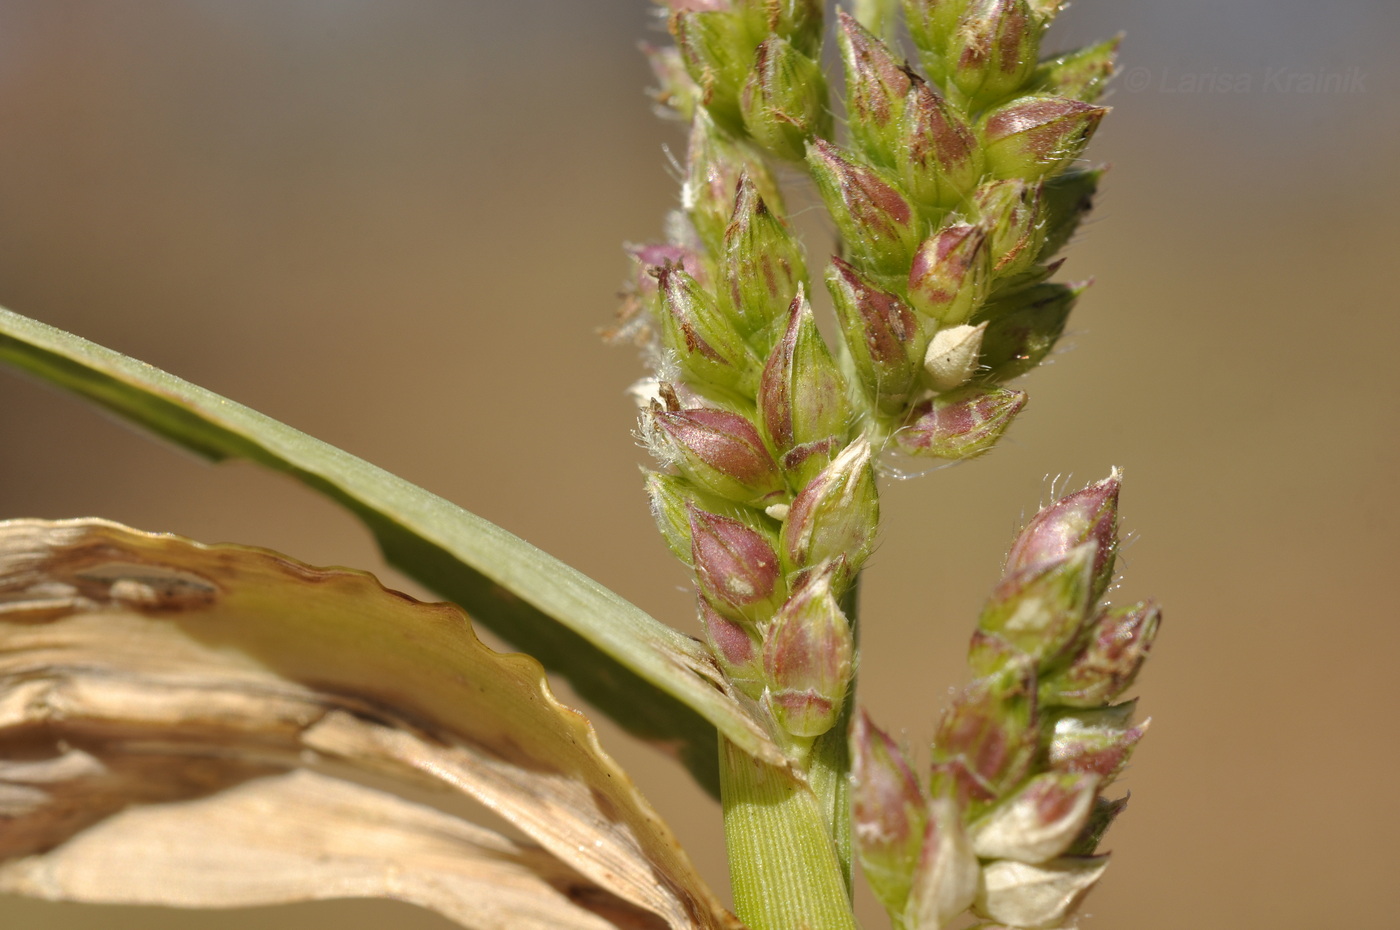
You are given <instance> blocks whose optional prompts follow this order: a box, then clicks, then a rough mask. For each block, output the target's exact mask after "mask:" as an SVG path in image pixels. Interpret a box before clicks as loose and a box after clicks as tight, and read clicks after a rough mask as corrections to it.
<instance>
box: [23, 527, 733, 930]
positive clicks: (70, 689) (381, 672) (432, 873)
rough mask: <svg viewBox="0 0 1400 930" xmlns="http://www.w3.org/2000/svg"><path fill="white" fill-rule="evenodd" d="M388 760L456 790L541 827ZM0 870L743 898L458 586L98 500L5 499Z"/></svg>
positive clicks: (621, 917) (499, 905) (121, 880)
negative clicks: (452, 591)
mask: <svg viewBox="0 0 1400 930" xmlns="http://www.w3.org/2000/svg"><path fill="white" fill-rule="evenodd" d="M356 779H370V780H374V781H375V785H376V787H369V786H367V785H364V784H358V783H356ZM383 785H387V786H388V787H389V788H391V789H394V790H396V791H397V790H403V791H405V792H411V791H415V790H416V791H421V790H423V789H425V788H427V789H437V790H439V791H441V792H443V793H444V795H445V794H446V793H448V792H451V793H454V794H457V795H461V796H467V797H470V798H472V799H474V800H475V801H477V802H479V803H480V804H482V805H484V806H485V807H486V808H488V809H489V810H490V811H492V812H494V813H495V814H496V815H499V816H500V817H501V818H503V819H504V820H505V821H507V822H509V823H510V824H511V825H513V826H514V827H515V828H517V829H518V830H519V831H521V832H522V833H523V834H525V835H526V836H527V837H529V839H530V841H532V843H533V844H537V846H535V845H527V844H522V843H518V842H513V841H511V840H508V839H506V838H504V837H502V836H500V835H499V834H496V833H494V832H491V831H488V830H485V829H483V828H481V827H477V826H474V825H471V824H468V823H467V822H466V821H464V820H462V819H460V818H459V817H456V816H454V815H451V814H448V813H445V812H443V811H438V810H434V809H432V808H429V807H425V806H423V805H421V804H417V803H413V802H409V801H405V800H403V799H400V798H396V797H394V796H393V795H391V794H388V793H386V791H385V790H384V788H383V787H381V786H383ZM200 863H206V864H207V865H206V866H201V865H200ZM259 863H263V864H264V865H265V866H266V868H259V866H258V864H259ZM410 873H411V874H410ZM211 875H217V876H220V878H218V879H211V878H210V876H211ZM0 890H9V891H19V892H23V893H27V894H36V895H41V896H45V897H51V898H62V899H71V900H88V901H99V900H100V901H125V902H128V903H137V902H144V903H171V904H181V905H184V906H194V905H208V906H231V905H247V904H255V903H272V902H277V901H293V900H308V899H313V898H325V897H339V896H351V897H353V896H366V895H373V896H386V897H394V898H401V899H404V900H408V901H413V902H415V903H418V904H421V905H423V906H425V907H430V908H432V909H434V910H437V911H439V912H441V913H443V914H445V915H446V916H448V917H450V918H453V919H455V920H458V921H459V922H462V923H463V924H464V925H466V926H469V927H481V928H495V927H502V928H504V927H507V926H509V927H528V926H533V925H538V926H541V927H544V926H559V927H609V926H613V927H649V926H656V927H671V928H712V927H714V928H721V927H727V928H733V927H737V926H739V924H738V922H737V921H736V920H735V919H734V918H733V917H732V916H730V915H729V914H728V913H727V912H726V911H725V910H724V908H723V907H721V906H720V905H719V903H718V902H717V900H716V899H715V897H714V895H713V894H712V893H711V892H710V890H709V889H708V888H707V887H706V886H705V884H704V883H703V882H702V881H701V880H700V878H699V877H698V876H697V875H696V874H695V871H694V869H693V867H692V866H691V864H690V862H689V860H688V859H687V857H686V856H685V854H684V852H683V851H682V850H681V849H680V848H679V846H678V845H677V844H676V841H675V839H674V837H673V836H672V835H671V833H670V831H669V830H668V828H667V827H666V826H665V825H664V824H663V823H662V822H661V821H660V819H659V818H658V816H657V815H656V813H655V812H654V811H653V810H652V808H651V807H650V806H649V805H648V803H647V802H646V801H645V799H643V798H642V797H641V795H640V794H639V793H638V791H637V790H636V788H635V786H634V785H633V784H632V783H631V781H630V779H629V778H628V777H627V775H626V774H625V773H624V772H623V771H622V770H621V769H620V768H618V766H617V765H616V763H614V762H613V761H612V760H611V759H610V758H609V757H608V756H607V755H606V754H605V753H604V752H603V751H602V749H601V748H600V747H599V745H598V742H597V738H596V735H595V733H594V731H593V728H592V726H591V725H590V724H589V722H588V721H587V719H586V718H584V717H583V716H582V715H580V714H578V713H577V712H576V711H573V710H571V709H569V708H567V707H565V706H563V705H561V704H560V703H558V701H556V700H555V698H554V697H553V695H552V694H551V693H550V691H549V688H548V685H547V683H546V681H545V678H544V673H543V670H542V669H541V668H540V666H539V664H538V663H536V662H535V661H534V660H533V659H531V658H529V657H527V656H521V655H501V654H498V653H495V652H492V651H491V650H489V649H487V648H486V647H485V646H483V645H482V644H481V643H480V642H479V641H478V640H477V639H476V637H475V635H474V634H473V632H472V630H471V626H470V624H469V622H468V621H467V619H466V617H465V615H464V614H463V613H462V612H461V610H460V609H458V608H457V607H455V606H453V605H448V604H423V603H420V602H417V601H415V600H413V599H411V598H409V597H407V596H405V595H402V594H398V593H396V592H392V591H389V590H387V589H385V588H383V587H382V586H381V585H380V584H379V583H378V582H377V581H376V580H375V579H374V578H373V577H371V576H370V575H367V574H364V573H360V572H353V571H348V570H344V569H317V568H311V567H309V566H306V565H303V564H301V563H298V562H295V561H293V560H291V559H288V558H286V557H284V556H280V555H278V554H276V553H272V552H267V551H264V550H258V549H249V548H244V547H238V546H202V545H199V544H197V543H193V542H190V541H188V540H184V539H181V538H178V537H174V536H166V535H154V534H146V533H140V532H137V531H135V530H131V529H128V528H125V527H122V526H119V525H117V524H113V523H107V522H103V521H96V520H85V521H64V522H42V521H12V522H6V523H0ZM526 901H530V902H533V903H532V904H529V905H525V904H524V903H523V902H526ZM522 908H525V909H524V910H522ZM532 920H533V921H535V922H536V923H535V924H532V923H530V921H532Z"/></svg>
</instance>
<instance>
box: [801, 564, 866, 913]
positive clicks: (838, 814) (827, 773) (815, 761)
mask: <svg viewBox="0 0 1400 930" xmlns="http://www.w3.org/2000/svg"><path fill="white" fill-rule="evenodd" d="M859 603H860V575H859V574H857V575H856V576H855V578H854V579H852V581H851V586H850V587H849V588H848V589H847V590H846V593H845V594H844V595H843V596H842V598H841V610H842V611H843V612H844V613H845V614H846V619H847V621H849V622H850V624H851V633H852V634H853V635H854V636H855V640H856V647H857V648H856V654H857V655H859V654H860V648H859V647H860V623H859V622H858V620H859ZM855 696H856V682H855V675H854V674H853V675H852V676H851V683H850V687H848V688H847V689H846V704H845V706H844V707H842V708H841V716H840V717H839V718H837V721H836V725H835V726H834V727H832V728H831V729H830V730H828V731H827V732H826V733H824V734H823V735H822V736H820V737H818V739H817V741H816V743H815V744H814V745H813V746H812V755H811V760H810V763H809V768H808V771H807V780H808V781H809V782H810V783H811V785H812V791H813V793H814V794H816V796H817V804H818V805H819V806H820V808H821V811H822V814H823V816H824V817H825V818H826V825H827V833H828V835H830V837H831V842H832V844H833V845H834V846H835V848H836V859H837V861H838V862H839V863H840V864H841V873H842V875H843V876H845V879H846V894H847V895H849V894H850V893H851V744H850V738H849V734H850V730H851V714H852V713H853V712H854V710H855V703H856V701H855Z"/></svg>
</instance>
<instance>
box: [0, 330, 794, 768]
mask: <svg viewBox="0 0 1400 930" xmlns="http://www.w3.org/2000/svg"><path fill="white" fill-rule="evenodd" d="M0 361H4V362H6V363H9V364H11V365H13V366H15V367H17V368H19V369H21V370H23V371H26V372H28V373H30V374H31V375H34V376H36V377H38V378H40V379H41V380H43V381H46V382H48V383H50V384H53V385H55V386H58V387H61V388H63V389H65V390H68V391H71V392H73V393H75V394H77V395H79V396H81V397H83V398H85V399H87V400H89V401H92V402H94V403H96V404H98V405H100V406H102V407H104V408H105V409H107V410H109V411H111V412H113V413H115V414H117V415H119V416H120V417H122V418H123V419H125V420H128V421H130V422H132V423H135V424H137V425H140V426H142V427H144V428H146V429H148V430H150V431H151V432H154V433H156V434H157V435H159V436H161V437H163V438H165V439H167V440H170V441H172V442H174V443H176V444H178V445H180V446H182V447H184V448H187V449H190V450H191V451H193V452H196V453H198V454H200V455H202V456H203V457H205V458H208V459H211V460H214V461H221V460H224V459H234V458H241V459H246V460H249V461H252V462H255V463H257V464H259V465H262V466H265V467H267V468H270V469H274V470H276V471H280V472H284V473H286V474H289V475H291V476H293V477H295V478H297V479H298V480H300V481H301V482H302V483H303V484H306V485H307V486H309V487H311V488H312V489H313V490H316V491H319V492H320V493H322V494H325V495H326V496H328V497H330V498H331V499H333V500H335V501H336V502H337V503H340V504H341V505H343V506H345V507H346V508H347V509H349V510H350V511H351V512H353V513H354V514H355V515H356V516H358V517H359V518H360V519H361V520H362V521H363V522H364V523H365V524H366V525H367V526H368V528H369V529H370V530H371V532H372V533H373V534H374V536H375V538H376V540H377V541H378V542H379V545H380V547H381V549H382V550H383V552H384V555H385V558H386V559H388V561H389V562H390V563H391V564H393V565H395V566H396V567H397V568H399V569H400V570H401V571H403V572H405V574H407V575H409V576H410V577H413V578H415V579H416V580H418V581H420V582H421V583H423V584H425V585H427V586H428V587H430V588H432V589H433V590H435V591H437V592H438V593H439V594H441V595H443V596H445V597H447V598H449V599H451V600H453V601H455V602H456V603H458V604H460V605H461V606H462V607H464V608H465V609H466V610H467V612H468V613H469V614H471V615H472V617H473V618H474V619H476V620H477V621H479V622H481V623H482V624H484V625H485V626H486V627H487V628H489V629H491V630H492V631H493V632H495V633H496V634H497V635H499V636H501V637H502V638H504V639H506V640H508V641H509V642H511V643H512V644H513V645H515V646H516V647H518V648H520V649H522V650H524V651H526V652H528V653H530V654H531V655H534V656H535V657H536V658H537V659H539V660H540V661H541V663H542V664H544V666H545V667H546V668H548V669H549V670H550V671H553V672H556V673H558V674H560V675H562V676H563V677H565V678H566V679H568V680H569V682H570V683H571V684H572V685H573V686H574V688H575V689H576V690H577V691H578V692H579V694H580V695H581V696H583V697H584V698H585V699H586V700H588V701H590V702H591V703H592V704H594V705H595V706H596V707H597V708H598V709H599V710H602V711H603V712H604V713H607V714H608V715H609V716H611V717H613V718H614V719H615V720H617V721H618V722H619V723H620V724H621V725H622V726H623V727H625V728H626V729H628V730H629V731H630V732H632V733H633V734H635V735H637V736H639V737H641V738H643V739H647V740H651V741H654V742H661V743H665V744H667V745H668V746H669V747H673V748H674V749H675V750H676V751H677V752H678V754H679V755H680V757H681V759H682V761H683V762H684V763H685V764H686V765H687V767H688V768H689V769H690V770H691V771H692V772H693V773H694V774H695V775H696V777H697V778H698V779H699V780H700V782H701V784H702V785H704V786H705V787H706V788H707V790H710V791H711V793H715V792H716V791H717V776H716V772H717V770H718V766H717V754H716V748H715V746H716V743H715V734H714V731H715V730H716V729H718V730H719V731H720V732H721V733H723V734H724V735H725V736H726V737H727V738H728V739H729V740H731V741H732V742H734V743H735V744H736V745H737V746H739V747H740V748H742V749H743V750H744V751H745V752H748V753H749V754H751V755H754V756H756V757H758V758H762V759H766V760H768V761H769V762H772V763H775V764H778V763H781V760H782V756H781V754H780V751H779V750H778V749H777V748H776V747H775V746H774V745H773V743H772V742H771V741H770V740H769V739H768V737H767V735H766V734H765V733H764V731H763V729H762V727H761V726H760V725H759V724H758V723H756V722H755V721H754V720H753V718H752V717H751V716H750V715H749V714H748V712H747V711H745V710H744V708H743V707H742V706H741V705H740V704H739V703H738V701H737V700H736V698H735V697H734V695H733V694H732V693H731V692H730V691H729V689H728V687H727V685H725V684H724V682H723V679H722V677H721V676H720V675H719V672H718V670H717V669H715V668H714V666H713V665H712V663H711V660H710V658H709V656H708V655H707V653H706V652H705V650H704V647H703V646H702V645H701V644H699V643H698V642H696V641H695V640H693V639H691V638H690V637H687V636H684V635H682V634H680V633H678V632H677V631H675V630H673V629H671V628H670V627H667V626H665V625H664V624H662V623H660V622H659V621H657V620H655V619H654V618H652V617H651V616H649V615H648V614H646V613H645V612H644V611H642V610H641V609H639V608H638V607H636V606H635V605H633V604H631V603H629V602H628V601H626V600H624V599H623V598H621V597H620V596H618V595H617V594H615V593H613V592H612V591H610V590H608V589H607V588H605V587H603V586H602V585H600V584H598V583H597V582H596V581H594V580H592V579H591V578H588V577H587V576H585V575H583V574H582V573H581V572H579V571H577V570H575V569H573V568H572V567H570V566H568V565H566V564H564V563H563V562H560V561H559V560H557V559H555V558H553V557H552V556H550V555H548V554H546V553H544V552H542V551H541V550H539V549H538V548H536V547H535V546H532V545H530V544H529V543H527V542H525V541H524V540H522V539H520V538H519V537H517V536H514V535H512V534H510V533H509V532H507V531H506V530H504V529H502V528H500V527H498V526H496V525H495V524H493V523H491V522H489V521H487V520H485V519H483V518H481V517H478V516H476V515H475V514H472V513H469V512H468V511H466V510H463V509H462V508H460V507H458V506H456V505H455V504H452V503H450V502H449V501H446V500H444V499H442V498H440V497H438V496H437V495H434V494H432V493H430V492H428V491H426V490H424V489H422V488H420V487H417V486H416V485H414V484H412V483H410V482H407V481H405V480H403V479H402V478H399V477H397V476H395V475H393V474H391V473H389V472H387V471H384V470H383V469H381V468H378V467H376V466H374V465H371V464H369V463H367V462H365V461H363V460H361V459H359V458H356V457H355V456H353V455H351V454H349V453H347V452H345V451H343V450H341V449H338V448H336V447H334V446H331V445H329V444H327V443H324V442H321V441H320V440H318V439H315V438H313V437H311V436H308V435H306V434H304V433H301V432H299V431H298V430H295V429H293V428H292V427H290V426H287V425H286V424H284V423H281V422H279V421H277V420H274V419H272V418H271V417H268V416H265V415H263V414H261V413H258V412H257V411H255V410H252V409H250V408H248V407H244V406H242V405H241V404H237V403H235V402H233V401H230V400H228V399H226V398H224V397H221V396H219V395H218V394H215V393H213V392H211V391H208V390H205V389H204V388H200V387H198V386H196V385H193V384H191V383H189V382H187V381H184V380H182V379H180V378H177V377H176V376H174V375H171V374H169V373H168V372H164V371H161V370H160V369H158V368H155V367H153V366H151V365H148V364H145V363H143V362H139V361H136V360H134V359H131V358H128V357H126V356H124V355H122V354H120V353H118V352H115V351H113V350H111V349H107V348H104V347H102V346H99V345H97V344H95V343H92V342H89V341H87V340H85V339H82V338H80V337H77V336H74V335H72V334H70V333H67V332H64V331H63V330H59V329H56V328H54V327H51V326H48V325H46V324H43V323H40V322H38V321H35V320H31V319H29V318H27V317H24V316H21V315H19V314H16V313H14V312H12V311H9V310H5V309H3V308H0Z"/></svg>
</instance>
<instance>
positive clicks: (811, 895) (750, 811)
mask: <svg viewBox="0 0 1400 930" xmlns="http://www.w3.org/2000/svg"><path fill="white" fill-rule="evenodd" d="M720 794H721V797H722V799H723V802H724V837H725V841H726V843H727V845H728V847H729V875H730V880H731V882H732V884H733V889H734V908H735V910H736V911H737V912H738V914H739V917H740V919H742V920H743V921H744V922H745V923H746V924H748V925H749V926H750V927H751V928H752V930H813V928H821V930H858V925H857V924H856V919H855V915H854V913H853V912H852V910H851V899H850V897H849V895H848V893H847V891H846V880H845V877H844V874H843V870H842V866H841V863H840V861H839V860H838V858H837V855H836V850H835V848H834V847H833V845H832V842H831V838H830V836H829V835H828V833H827V823H828V820H827V817H826V816H825V815H824V813H823V811H822V808H821V805H820V804H819V802H818V800H817V796H816V794H815V793H813V790H812V788H811V787H810V786H809V785H808V784H807V782H806V781H804V780H803V779H802V778H801V777H800V776H799V775H796V774H794V773H793V772H791V771H789V770H787V769H784V768H778V767H775V766H772V765H769V764H767V763H765V762H760V761H759V760H757V759H755V758H753V757H752V756H750V755H749V754H748V753H746V752H744V751H743V750H742V749H738V748H736V747H735V746H734V745H733V744H731V743H730V742H729V741H728V740H726V739H724V738H723V737H721V738H720Z"/></svg>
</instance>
